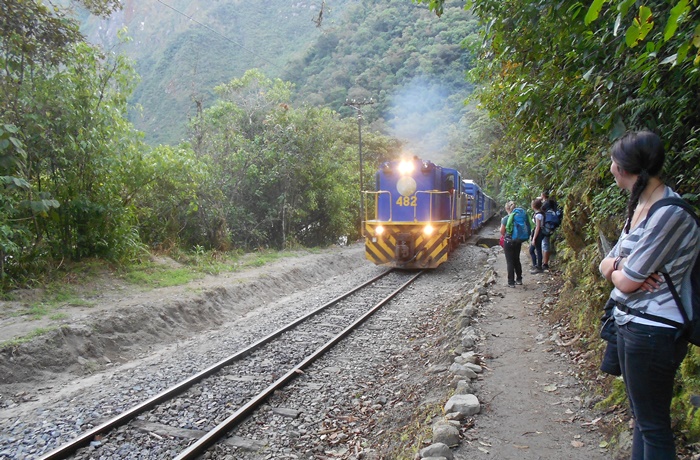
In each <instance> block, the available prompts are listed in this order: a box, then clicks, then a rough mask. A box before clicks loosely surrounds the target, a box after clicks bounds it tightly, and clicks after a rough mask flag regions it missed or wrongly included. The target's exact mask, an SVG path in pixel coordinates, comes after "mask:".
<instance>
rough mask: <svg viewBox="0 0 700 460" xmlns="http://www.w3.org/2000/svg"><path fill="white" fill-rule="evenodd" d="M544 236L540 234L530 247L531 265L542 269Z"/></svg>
mask: <svg viewBox="0 0 700 460" xmlns="http://www.w3.org/2000/svg"><path fill="white" fill-rule="evenodd" d="M543 238H544V235H543V234H542V232H540V234H539V235H537V238H535V244H534V245H530V257H531V258H532V265H534V266H535V267H537V268H539V269H542V239H543Z"/></svg>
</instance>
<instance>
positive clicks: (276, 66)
mask: <svg viewBox="0 0 700 460" xmlns="http://www.w3.org/2000/svg"><path fill="white" fill-rule="evenodd" d="M156 1H157V2H158V3H160V4H161V5H163V6H167V7H168V8H170V9H171V10H173V11H175V12H176V13H178V14H181V15H182V16H184V17H186V18H187V19H189V20H190V21H192V22H194V23H195V24H198V25H200V26H202V27H204V28H205V29H207V30H208V31H210V32H213V33H215V34H216V35H218V36H219V37H221V38H223V39H224V40H226V41H227V42H229V43H232V44H234V45H236V46H237V47H239V48H241V49H242V50H244V51H247V52H248V53H250V54H252V55H254V56H256V57H257V58H259V59H262V60H263V61H265V62H267V63H268V64H270V65H271V66H272V67H275V68H276V69H279V70H284V69H282V68H281V67H279V66H278V65H277V64H275V63H274V62H272V61H269V60H267V59H265V58H264V57H262V56H260V55H259V54H257V53H255V52H254V51H252V50H249V49H248V48H246V47H245V46H243V45H241V44H240V43H238V42H237V41H235V40H233V39H231V38H229V37H227V36H226V35H224V34H222V33H220V32H218V31H216V30H214V29H212V28H211V27H209V26H208V25H206V24H204V23H201V22H199V21H197V20H196V19H194V18H193V17H192V16H188V15H187V14H185V13H183V12H182V11H180V10H178V9H177V8H175V7H173V6H170V5H168V4H167V3H165V2H164V1H162V0H156Z"/></svg>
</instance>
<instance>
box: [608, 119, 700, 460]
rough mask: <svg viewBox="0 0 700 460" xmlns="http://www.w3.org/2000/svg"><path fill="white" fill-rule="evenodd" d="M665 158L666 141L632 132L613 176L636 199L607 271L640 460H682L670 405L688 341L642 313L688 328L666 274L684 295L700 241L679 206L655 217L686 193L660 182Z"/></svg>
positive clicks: (615, 159)
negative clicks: (685, 280)
mask: <svg viewBox="0 0 700 460" xmlns="http://www.w3.org/2000/svg"><path fill="white" fill-rule="evenodd" d="M664 158H665V153H664V148H663V144H662V142H661V139H660V138H659V137H658V136H657V135H656V134H654V133H651V132H649V131H640V132H634V133H628V134H626V135H625V136H623V137H622V138H620V139H619V140H617V141H616V142H615V143H614V144H613V146H612V148H611V159H612V164H611V165H610V172H611V173H612V175H613V177H614V178H615V183H616V184H617V186H618V187H620V188H621V189H623V190H627V191H628V192H629V193H630V196H629V201H628V203H627V219H626V221H625V225H624V228H623V230H622V233H621V235H620V239H619V240H618V242H617V244H616V245H615V247H614V248H613V249H612V250H611V251H610V253H609V254H608V255H607V257H605V258H604V259H603V261H602V262H601V263H600V267H599V268H600V272H601V273H602V274H603V276H605V278H606V279H608V280H610V281H611V282H612V283H613V285H614V289H613V290H612V292H611V293H610V298H611V300H612V301H613V302H614V303H615V308H614V310H613V315H614V317H615V323H616V325H617V348H618V358H619V364H620V368H621V369H622V375H623V377H624V381H625V386H626V390H627V397H628V399H629V402H630V408H631V412H632V416H633V418H634V434H633V441H632V457H631V458H632V460H652V459H653V460H667V459H668V460H671V459H675V458H676V450H675V446H674V440H673V430H672V428H671V415H670V406H671V399H672V396H673V385H674V376H675V374H676V370H677V369H678V366H679V365H680V363H681V361H683V358H684V357H685V354H686V351H687V349H688V343H687V342H686V341H685V340H684V339H683V338H680V337H679V335H680V334H679V329H677V328H675V327H673V326H671V325H668V324H663V323H661V322H658V321H653V320H651V319H648V318H643V317H641V316H639V315H640V314H641V315H643V314H651V315H655V316H657V317H661V318H662V319H663V318H665V319H666V320H671V321H675V322H676V323H680V324H681V325H682V324H683V318H682V316H681V313H680V310H679V308H678V306H677V304H676V302H675V300H674V297H673V295H672V292H671V290H670V288H669V286H668V283H667V282H665V281H664V278H663V277H662V276H661V273H668V274H669V275H670V279H671V280H672V283H673V285H674V286H675V287H676V289H678V290H679V291H680V290H681V289H682V284H683V283H682V281H683V277H684V275H685V273H686V272H687V271H688V270H690V269H691V268H692V265H693V262H694V257H695V254H696V246H697V245H698V244H699V243H700V231H699V230H698V227H697V225H696V223H695V221H694V219H693V218H692V217H691V215H690V214H689V213H687V212H686V211H685V210H683V209H682V208H681V207H679V206H664V207H662V208H659V209H658V210H657V211H655V212H654V213H653V215H651V216H650V217H649V219H648V220H647V214H648V213H649V209H650V208H651V206H652V205H653V204H654V203H655V202H657V201H659V200H660V199H662V198H665V197H672V196H676V197H677V196H678V195H677V194H676V193H675V192H674V191H673V190H671V189H670V188H669V187H667V186H666V185H665V184H664V183H663V182H662V181H661V179H660V177H659V176H660V174H661V171H662V168H663V164H664ZM640 312H645V313H640Z"/></svg>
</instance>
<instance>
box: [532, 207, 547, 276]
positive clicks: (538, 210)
mask: <svg viewBox="0 0 700 460" xmlns="http://www.w3.org/2000/svg"><path fill="white" fill-rule="evenodd" d="M531 206H532V210H533V211H535V215H534V216H532V222H533V224H535V226H534V230H533V231H532V239H531V240H530V257H531V258H532V270H531V271H530V273H531V274H533V275H534V274H537V273H542V272H543V271H544V270H543V269H542V240H543V239H544V232H543V231H542V224H544V213H543V212H542V200H540V199H539V198H535V199H534V200H532V203H531Z"/></svg>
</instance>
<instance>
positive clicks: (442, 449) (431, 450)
mask: <svg viewBox="0 0 700 460" xmlns="http://www.w3.org/2000/svg"><path fill="white" fill-rule="evenodd" d="M420 456H421V458H422V459H424V460H426V459H429V458H431V457H438V458H439V457H443V458H445V459H447V460H454V455H453V454H452V451H451V450H450V448H449V447H447V445H446V444H442V443H436V444H431V445H430V446H428V447H426V448H424V449H421V451H420Z"/></svg>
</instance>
